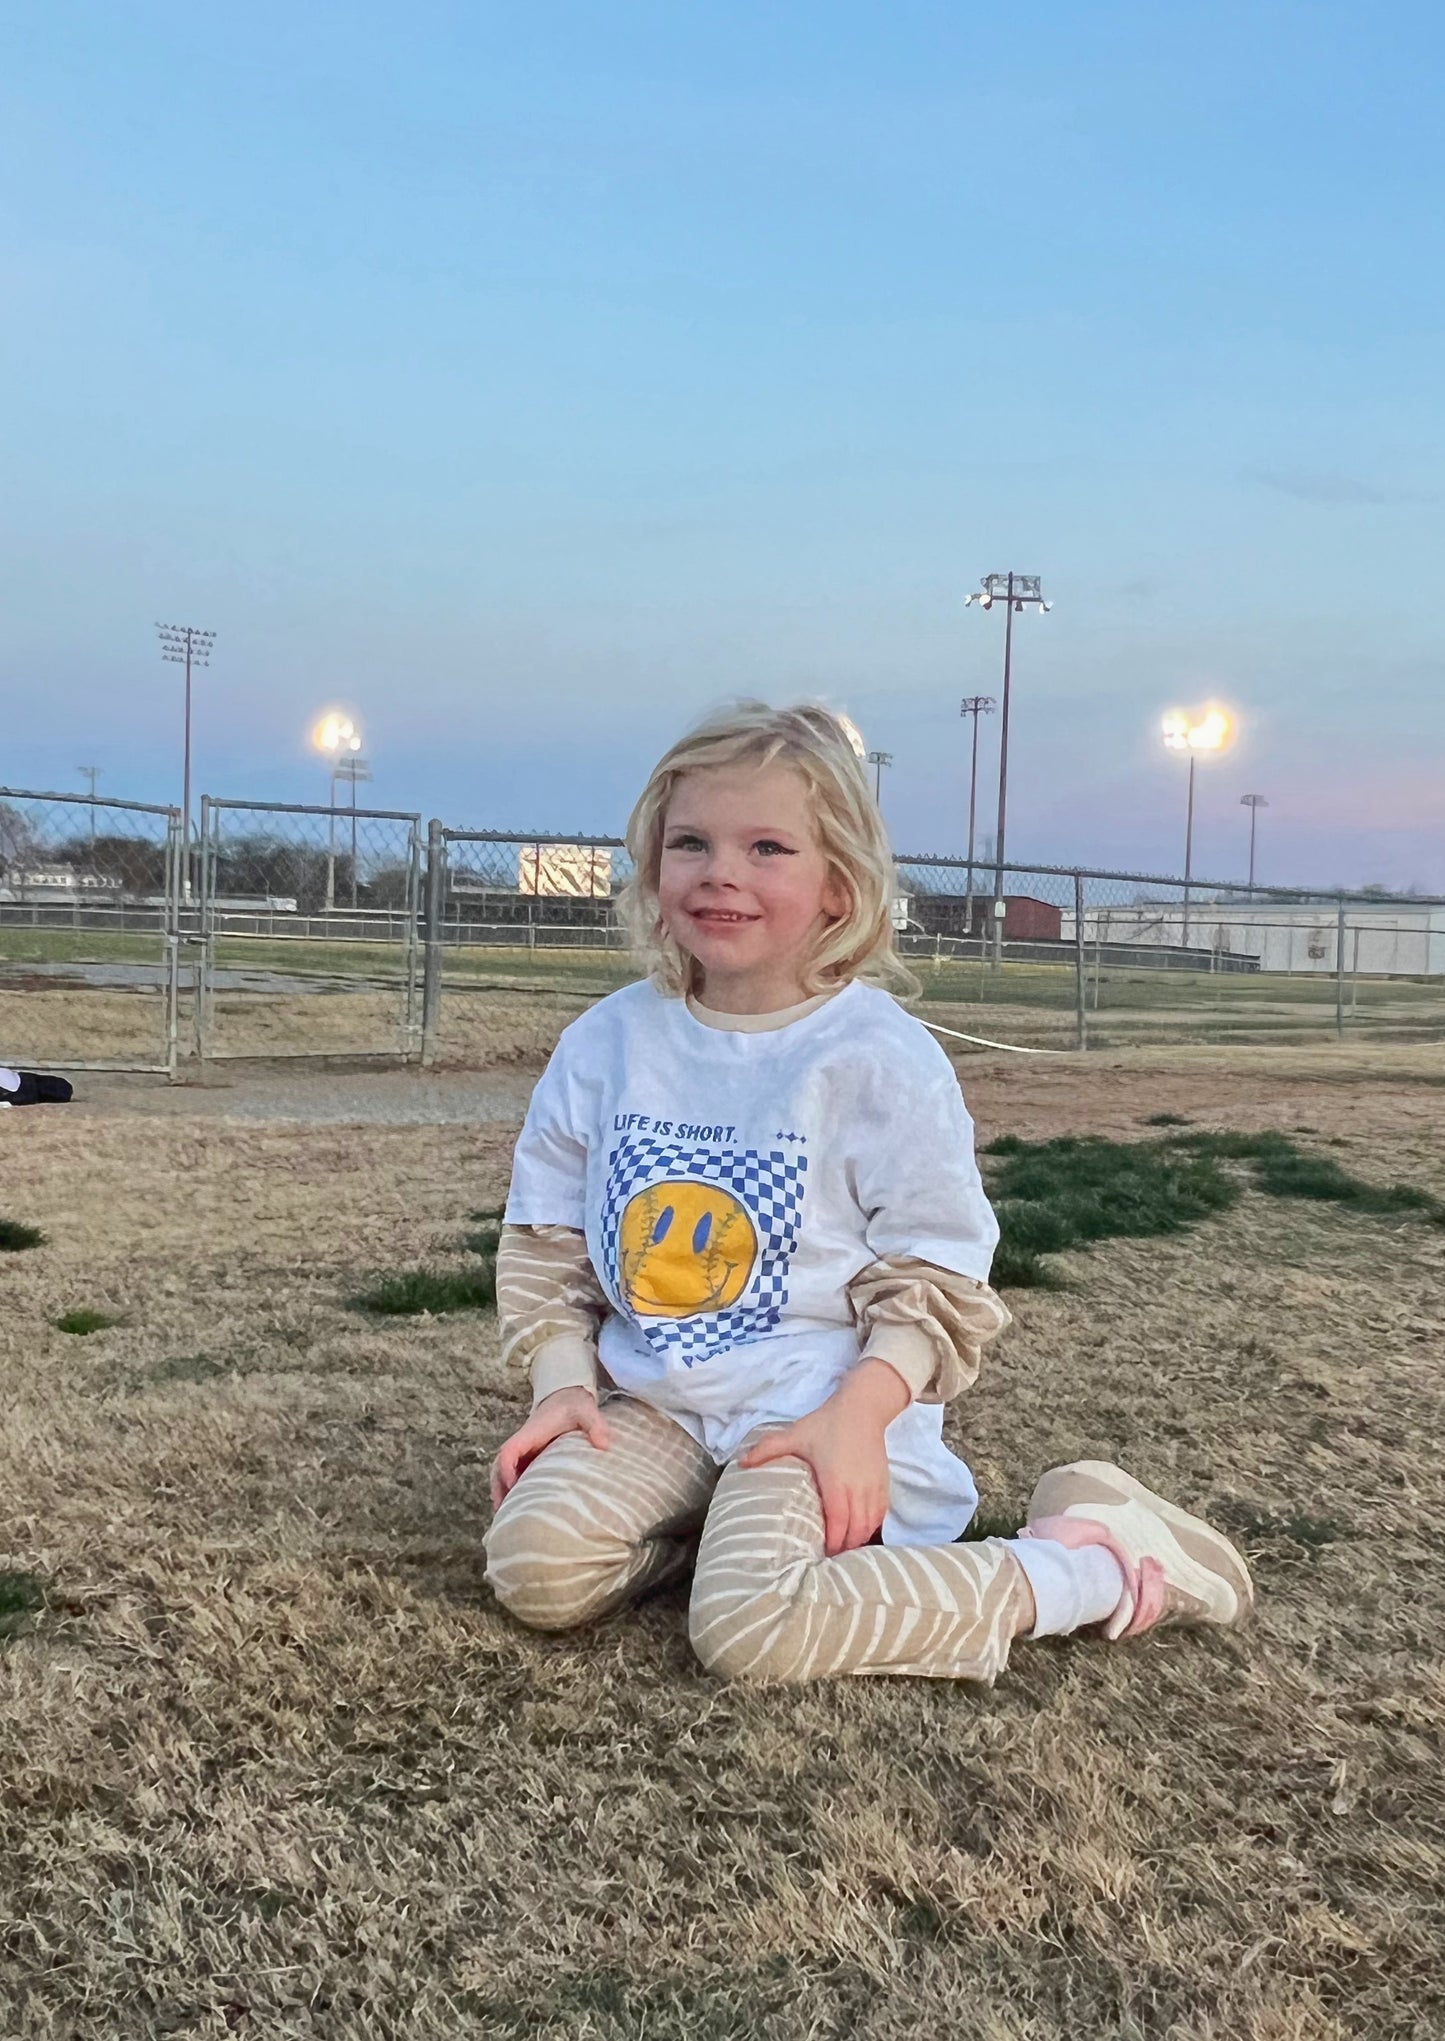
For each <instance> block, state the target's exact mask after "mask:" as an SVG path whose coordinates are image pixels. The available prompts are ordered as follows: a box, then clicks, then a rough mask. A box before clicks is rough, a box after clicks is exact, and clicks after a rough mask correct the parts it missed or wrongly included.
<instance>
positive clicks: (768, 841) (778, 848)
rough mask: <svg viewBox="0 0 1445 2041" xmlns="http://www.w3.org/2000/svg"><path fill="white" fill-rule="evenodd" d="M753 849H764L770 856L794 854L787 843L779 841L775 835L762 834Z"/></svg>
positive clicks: (789, 855) (787, 856)
mask: <svg viewBox="0 0 1445 2041" xmlns="http://www.w3.org/2000/svg"><path fill="white" fill-rule="evenodd" d="M753 849H754V850H760V851H762V852H763V853H764V854H765V855H766V856H768V857H785V858H790V857H792V856H793V855H794V853H793V852H792V851H791V850H789V848H788V846H787V845H786V844H785V843H779V842H778V840H777V838H776V837H775V836H760V837H759V838H758V840H757V842H756V843H755V844H754V845H753Z"/></svg>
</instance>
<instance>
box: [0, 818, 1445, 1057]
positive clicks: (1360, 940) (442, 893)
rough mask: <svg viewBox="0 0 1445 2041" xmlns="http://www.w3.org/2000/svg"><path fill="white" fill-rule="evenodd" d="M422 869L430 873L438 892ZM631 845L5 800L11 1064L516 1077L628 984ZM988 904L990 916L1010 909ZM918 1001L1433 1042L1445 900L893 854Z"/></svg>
mask: <svg viewBox="0 0 1445 2041" xmlns="http://www.w3.org/2000/svg"><path fill="white" fill-rule="evenodd" d="M423 851H425V874H423ZM629 872H630V865H629V861H628V858H627V853H626V850H625V848H624V846H623V845H622V843H621V841H620V839H618V838H616V837H588V836H559V835H553V834H538V835H533V836H519V835H516V834H512V833H508V832H505V831H499V830H464V829H454V828H447V827H444V826H443V825H442V824H441V823H440V822H433V823H432V824H431V825H430V827H429V830H428V832H427V836H426V839H425V843H424V841H423V837H422V832H421V822H420V817H419V816H417V815H415V814H409V813H399V812H395V811H389V810H383V809H374V808H358V809H356V810H355V811H353V810H352V809H351V808H350V806H349V805H348V806H346V807H335V808H332V807H322V806H319V805H317V806H294V805H284V804H281V803H276V802H241V801H231V800H219V799H215V798H213V797H209V796H208V797H207V798H206V799H204V800H203V802H202V804H201V822H200V831H199V835H198V837H197V840H196V842H195V844H194V845H193V847H192V851H191V854H190V856H189V857H188V858H187V857H185V856H183V854H182V849H181V829H180V822H179V818H178V816H177V814H176V812H175V811H174V810H173V809H169V808H158V807H147V806H144V805H142V804H138V803H132V802H123V801H111V800H104V799H92V798H90V797H88V796H83V795H50V794H33V793H17V792H13V791H12V792H3V791H0V1062H7V1061H8V1062H12V1063H15V1062H18V1063H22V1064H26V1063H33V1064H39V1065H48V1066H50V1067H53V1068H64V1069H87V1068H89V1069H104V1068H109V1069H143V1070H154V1071H165V1072H168V1073H170V1074H172V1075H174V1074H175V1071H176V1067H177V1061H178V1058H179V1060H180V1061H181V1062H182V1063H184V1061H185V1060H186V1059H187V1058H189V1057H195V1058H198V1059H200V1060H201V1061H206V1060H210V1059H219V1058H240V1057H266V1058H269V1057H293V1056H338V1057H377V1058H388V1059H392V1060H395V1061H399V1062H414V1061H417V1060H425V1061H428V1062H433V1063H435V1062H442V1063H457V1064H468V1063H474V1062H486V1063H497V1062H499V1061H501V1062H505V1061H506V1060H508V1058H510V1057H516V1058H518V1059H523V1060H530V1059H532V1058H534V1057H535V1056H536V1055H537V1054H538V1053H539V1052H540V1051H542V1050H545V1049H546V1048H547V1047H549V1046H550V1044H551V1042H552V1041H553V1040H554V1039H555V1036H556V1032H557V1029H558V1027H559V1025H561V1024H563V1023H565V1021H566V1020H568V1019H570V1018H571V1017H572V1016H573V1015H575V1014H576V1013H578V1012H580V1011H581V1010H582V1008H583V1007H584V1006H586V1005H587V1004H588V1003H590V1002H591V1001H592V1000H594V999H596V998H599V997H601V996H602V995H603V994H605V993H607V992H610V991H613V990H615V989H616V987H618V986H619V985H622V984H625V983H627V982H628V981H629V980H630V979H631V978H632V977H633V976H634V975H635V973H634V969H633V965H632V961H631V958H630V956H629V954H628V950H627V945H626V939H625V936H624V934H623V931H622V929H621V927H620V926H619V923H618V918H617V895H618V893H619V891H620V890H621V887H622V885H623V884H624V882H625V880H626V879H627V877H628V876H629ZM1000 905H1001V907H1002V912H999V911H998V907H999V906H1000ZM894 919H895V923H896V925H897V929H898V947H899V950H900V952H901V954H902V957H903V959H904V962H905V963H906V965H907V966H908V969H909V970H910V972H911V973H912V975H913V978H914V980H915V981H916V986H917V991H916V994H915V995H913V996H912V998H911V1000H910V1003H912V1004H914V1005H915V1010H916V1011H917V1012H918V1014H919V1016H920V1017H921V1018H922V1019H924V1020H926V1021H928V1022H929V1023H930V1024H931V1025H933V1026H935V1027H936V1028H938V1029H939V1030H940V1032H941V1033H942V1034H944V1035H945V1037H947V1036H957V1037H962V1038H964V1039H965V1040H981V1041H985V1042H997V1043H1001V1044H1003V1045H1006V1046H1009V1047H1016V1048H1027V1049H1054V1050H1075V1049H1080V1048H1133V1047H1147V1046H1150V1045H1155V1044H1168V1043H1190V1042H1193V1043H1201V1042H1202V1043H1211V1042H1213V1043H1257V1044H1268V1043H1277V1044H1300V1043H1307V1042H1314V1041H1320V1040H1325V1039H1329V1038H1331V1037H1351V1038H1355V1039H1359V1040H1362V1041H1363V1040H1376V1041H1429V1040H1439V1039H1442V1038H1445V901H1442V900H1440V899H1438V898H1432V897H1414V896H1388V895H1385V894H1378V893H1339V892H1333V891H1319V892H1310V891H1307V890H1288V889H1281V888H1265V887H1255V888H1253V889H1251V888H1248V887H1244V886H1234V885H1229V884H1227V883H1222V882H1219V883H1217V882H1213V881H1208V880H1194V881H1193V882H1192V883H1191V884H1190V885H1189V886H1187V887H1186V886H1185V885H1184V883H1183V881H1182V880H1180V879H1178V878H1176V877H1172V876H1158V875H1150V874H1147V873H1130V872H1099V871H1091V870H1086V869H1083V868H1077V869H1076V868H1071V867H1059V866H1026V865H1019V864H1010V865H1008V866H1006V867H1005V869H1004V875H1003V884H1002V890H1001V897H1000V900H999V901H997V902H996V900H995V877H994V871H993V869H992V868H991V867H985V866H984V865H983V864H982V863H981V862H980V863H976V864H975V865H973V866H972V867H970V866H969V865H968V864H967V863H966V862H965V860H963V859H961V858H954V857H936V856H923V855H914V856H901V857H900V858H899V859H898V861H897V881H896V894H895V901H894Z"/></svg>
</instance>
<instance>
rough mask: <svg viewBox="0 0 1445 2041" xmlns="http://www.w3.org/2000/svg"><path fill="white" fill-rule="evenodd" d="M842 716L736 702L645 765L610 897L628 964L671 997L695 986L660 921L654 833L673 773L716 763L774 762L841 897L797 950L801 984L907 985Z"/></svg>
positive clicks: (868, 808) (878, 827) (883, 856)
mask: <svg viewBox="0 0 1445 2041" xmlns="http://www.w3.org/2000/svg"><path fill="white" fill-rule="evenodd" d="M850 733H852V725H851V724H847V723H845V721H844V720H843V719H842V718H841V717H839V716H838V715H836V714H835V713H834V711H833V710H832V709H829V708H826V707H825V706H824V705H823V704H822V703H821V702H799V703H797V704H796V705H795V706H794V707H792V708H788V709H774V708H770V707H769V706H768V704H767V703H766V702H756V701H740V702H735V703H732V704H730V705H729V706H728V707H727V708H724V709H720V710H718V711H716V712H715V713H714V714H712V715H711V716H709V717H708V718H707V719H706V720H705V721H704V722H702V723H700V724H698V726H697V728H696V729H694V730H690V731H689V732H688V734H687V736H685V737H683V738H681V739H679V741H678V742H677V743H676V744H674V745H673V747H672V749H671V750H670V751H669V752H667V753H666V754H665V755H664V756H663V757H662V758H661V759H659V760H658V763H657V764H656V765H655V766H654V767H653V770H652V775H651V777H650V778H649V780H648V782H647V785H646V786H645V787H644V788H643V790H642V795H641V798H640V799H639V800H638V803H637V806H636V807H635V808H634V809H633V811H632V815H631V818H630V820H629V821H628V824H627V848H628V851H629V852H630V854H631V857H632V867H633V869H632V876H631V878H630V879H629V880H628V881H627V883H626V885H625V886H624V887H623V889H622V891H621V893H620V894H619V896H618V901H617V911H618V913H619V915H620V916H621V918H622V922H623V925H624V927H625V928H626V930H627V933H628V936H629V939H630V941H631V944H632V952H633V955H634V957H635V958H636V960H637V963H638V965H639V967H640V968H641V969H642V970H643V971H645V972H646V974H647V976H648V977H649V978H651V979H652V981H653V983H654V984H655V985H656V986H657V988H658V990H659V991H660V992H662V993H664V994H666V995H668V996H669V997H671V998H674V999H680V998H682V997H683V996H684V995H685V994H686V993H688V992H695V991H696V990H697V985H696V982H695V980H696V973H697V965H696V961H695V960H694V958H693V957H691V956H690V955H689V954H688V952H687V951H686V950H684V949H683V948H682V946H681V945H680V944H679V943H677V942H675V941H674V940H673V938H672V936H671V935H669V933H668V931H667V929H666V927H665V926H664V924H663V920H662V912H661V908H660V905H659V901H658V875H659V872H660V870H661V865H662V838H663V831H664V829H665V826H666V822H667V811H668V808H669V806H670V804H671V801H672V797H673V794H674V792H675V791H676V789H677V786H678V783H679V781H680V780H681V779H682V778H683V777H684V775H685V774H687V773H690V772H703V771H706V770H708V769H709V768H713V767H719V766H755V767H757V768H759V769H761V768H763V767H765V766H769V765H785V766H788V767H789V768H790V769H791V770H792V771H794V772H795V773H797V775H798V777H799V778H800V779H801V780H802V782H803V784H804V786H805V787H806V789H807V791H808V795H809V804H810V806H811V808H812V812H813V821H814V826H815V827H816V829H817V832H818V842H819V844H820V846H821V848H822V851H823V855H824V857H825V858H826V859H827V863H828V871H829V875H830V877H832V878H835V879H836V880H837V881H838V882H839V884H840V886H841V888H842V890H843V892H844V894H845V896H846V898H847V901H848V905H847V908H846V909H845V911H844V912H843V913H842V914H841V915H838V916H837V917H836V918H835V919H833V920H831V921H829V922H828V923H827V925H826V926H825V927H824V929H823V930H822V932H821V933H820V935H819V937H818V939H817V941H816V942H815V943H814V944H813V945H812V947H811V949H810V951H809V952H808V953H807V954H806V955H805V956H804V957H803V958H802V960H801V961H800V965H799V971H798V976H799V979H800V981H801V983H802V985H803V988H804V992H805V995H806V996H807V997H808V998H812V997H813V995H814V994H816V993H819V992H831V991H835V990H836V989H837V988H839V987H840V986H843V985H846V984H847V983H848V982H849V980H850V979H853V978H866V979H869V980H871V981H873V982H874V983H891V984H893V985H895V986H898V987H901V988H907V989H908V990H916V986H915V984H914V980H913V978H912V976H911V974H910V973H909V972H908V971H907V970H906V969H905V968H904V966H903V964H902V963H901V962H900V961H899V958H898V955H897V952H896V949H895V946H894V937H893V920H892V913H891V908H892V901H893V892H894V871H893V853H892V850H891V849H890V847H889V843H888V836H887V833H886V831H885V830H884V827H883V818H882V816H881V815H880V814H879V812H878V804H877V802H876V801H875V800H874V798H873V790H872V788H871V787H870V786H869V784H868V778H867V774H866V773H865V772H864V770H863V762H862V760H861V759H860V757H859V756H858V752H857V750H856V749H855V747H854V743H853V734H850Z"/></svg>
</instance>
